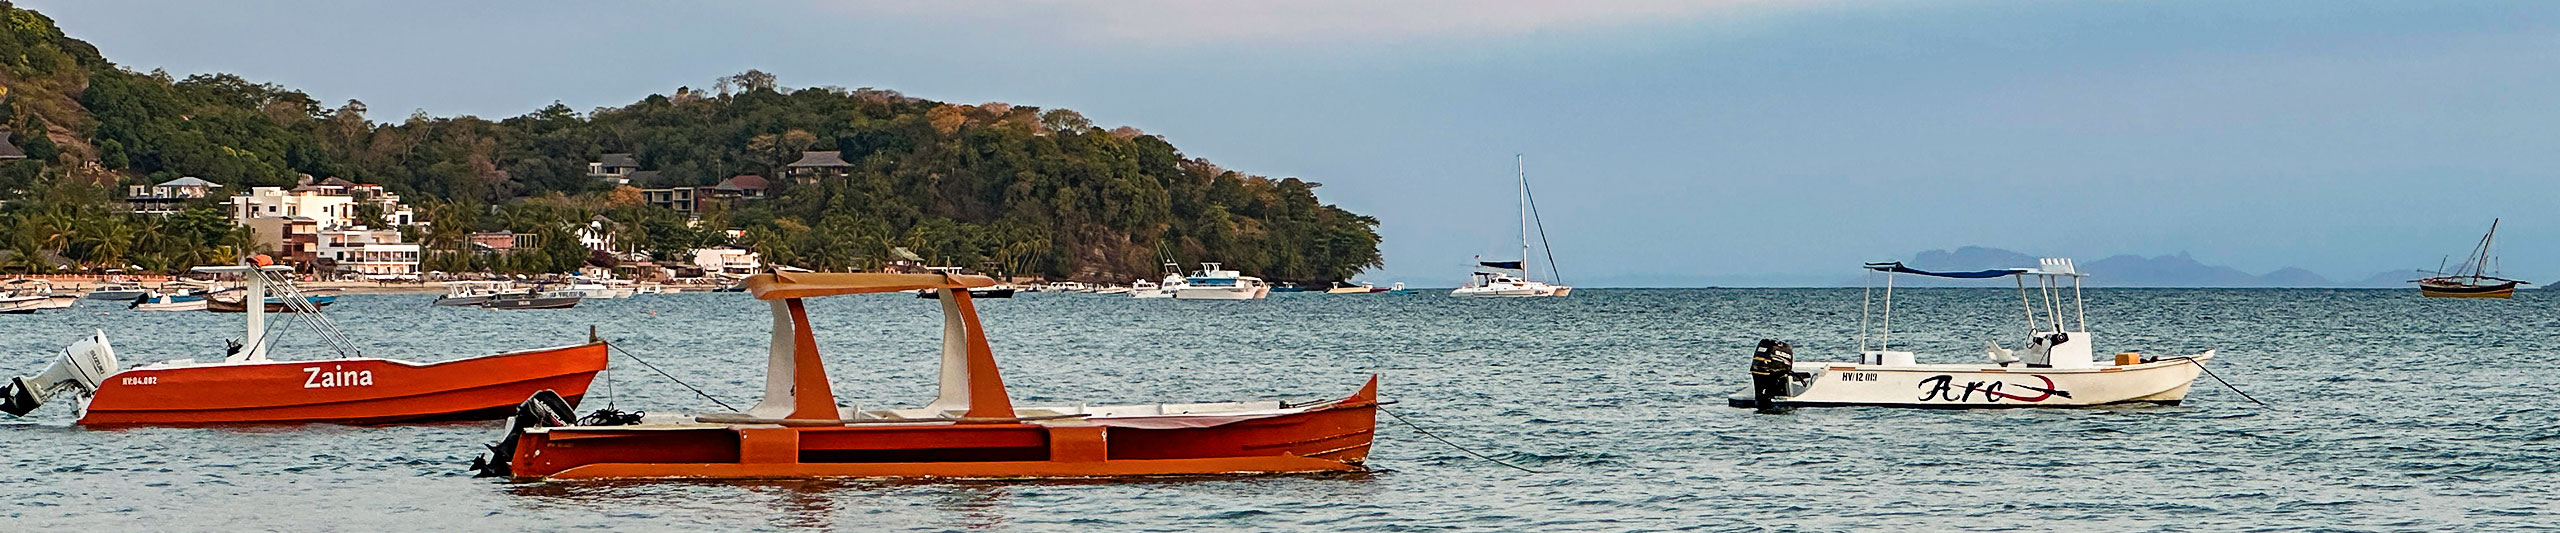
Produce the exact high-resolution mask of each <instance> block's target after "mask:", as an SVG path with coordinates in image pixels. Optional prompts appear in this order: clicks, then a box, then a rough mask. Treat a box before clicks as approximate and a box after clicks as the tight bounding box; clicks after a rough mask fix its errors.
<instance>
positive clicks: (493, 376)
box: [0, 266, 605, 425]
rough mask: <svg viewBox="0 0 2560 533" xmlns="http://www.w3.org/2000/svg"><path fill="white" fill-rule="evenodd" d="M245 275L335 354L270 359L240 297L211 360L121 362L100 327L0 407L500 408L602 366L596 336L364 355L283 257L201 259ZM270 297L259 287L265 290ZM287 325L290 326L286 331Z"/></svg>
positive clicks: (248, 416)
mask: <svg viewBox="0 0 2560 533" xmlns="http://www.w3.org/2000/svg"><path fill="white" fill-rule="evenodd" d="M196 270H197V271H199V272H209V273H217V274H236V275H239V276H241V277H242V278H243V280H244V282H243V284H242V291H243V292H245V293H246V294H244V295H243V296H242V298H243V300H242V301H260V300H266V301H274V302H278V304H279V305H282V306H284V307H286V308H287V309H290V310H291V311H292V312H293V313H294V314H293V316H294V317H295V319H297V320H298V321H300V322H301V323H302V324H303V325H305V326H307V328H306V329H307V330H308V331H310V332H312V333H313V334H314V335H316V336H318V337H320V339H321V340H322V341H324V343H325V344H327V345H328V346H330V347H331V348H332V349H334V350H336V351H337V352H338V354H339V356H340V357H339V358H337V359H325V360H308V361H277V360H271V359H268V357H267V355H268V354H267V352H268V350H269V349H270V347H271V346H272V344H273V343H274V340H275V337H274V336H272V335H271V334H270V332H269V331H268V328H267V323H266V319H267V316H266V315H267V306H257V305H252V306H246V308H245V309H243V312H244V314H245V315H246V318H247V320H246V321H247V326H248V328H247V332H246V335H245V336H243V337H242V338H241V339H240V340H238V341H234V342H232V343H231V345H230V347H229V349H228V350H227V351H226V353H225V354H224V355H223V357H222V358H221V359H219V360H213V361H197V360H195V359H175V360H169V361H162V362H158V363H151V364H146V365H141V366H136V367H133V368H129V369H119V368H118V362H117V357H116V354H115V350H114V348H113V347H112V345H110V344H109V343H108V341H107V336H106V333H105V332H97V333H94V334H92V335H90V336H89V337H87V338H84V339H82V340H80V341H79V342H75V343H73V344H72V345H71V347H70V348H68V349H65V350H64V351H62V352H61V353H59V354H58V355H57V357H56V361H55V362H54V363H53V365H52V366H51V367H50V368H48V369H46V370H45V371H44V372H41V373H38V374H36V375H34V376H27V377H20V378H16V379H14V380H11V381H10V382H9V383H7V384H6V385H5V386H0V411H6V412H8V413H9V414H11V415H21V416H23V415H25V414H27V413H29V412H32V411H34V410H35V409H36V408H37V407H40V406H42V405H43V404H44V403H45V402H47V401H48V400H51V399H53V398H57V397H61V396H62V395H65V394H75V395H78V396H79V397H80V398H79V399H80V400H81V404H80V416H79V423H80V424H84V425H196V424H235V423H300V422H338V423H391V422H416V421H433V420H486V419H496V418H503V417H505V416H507V413H509V412H511V411H512V410H513V407H514V406H515V405H516V403H517V402H520V401H522V399H523V398H524V397H525V396H526V395H528V394H532V393H533V392H534V391H541V390H555V391H560V392H559V394H561V395H565V396H567V397H568V399H569V400H572V401H574V400H575V399H576V398H578V397H579V396H583V395H584V394H586V390H587V384H588V383H589V382H590V381H591V380H592V379H593V378H594V377H595V374H596V373H597V372H600V371H603V370H604V367H605V345H604V344H603V343H600V342H592V341H591V342H589V343H587V344H583V345H576V346H564V347H557V348H546V349H539V350H530V351H523V352H514V353H504V354H498V355H489V356H481V357H470V358H464V359H457V360H452V361H444V362H437V363H417V362H411V361H403V360H398V359H385V358H378V357H368V356H365V355H364V353H363V352H362V351H360V350H359V349H357V347H356V346H355V345H354V342H353V341H352V340H350V339H348V338H347V337H346V336H345V335H344V334H341V333H340V332H339V331H338V329H337V327H336V325H335V324H334V323H332V322H330V321H329V320H328V319H327V317H325V316H322V315H321V314H320V313H319V307H318V306H317V305H314V304H313V302H311V301H310V300H309V299H306V298H305V297H304V296H303V295H302V294H301V293H300V291H299V290H297V289H295V288H294V287H293V285H292V284H291V283H290V282H289V281H287V279H286V276H288V275H290V273H291V272H292V269H291V268H290V267H283V266H230V267H199V268H197V269H196ZM271 290H272V291H276V292H278V296H277V297H276V298H273V299H270V298H268V297H267V293H268V292H269V291H271ZM288 331H290V330H288Z"/></svg>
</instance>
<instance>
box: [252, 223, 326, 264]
mask: <svg viewBox="0 0 2560 533" xmlns="http://www.w3.org/2000/svg"><path fill="white" fill-rule="evenodd" d="M240 225H242V226H247V227H248V228H249V231H250V232H252V233H255V234H257V238H258V251H260V252H264V253H267V254H270V255H273V256H275V258H276V259H278V260H281V261H283V262H285V263H286V264H292V265H298V266H299V265H310V264H312V263H313V262H314V261H317V260H319V259H320V230H321V222H320V221H319V220H316V219H313V218H311V217H304V216H281V217H254V218H250V219H248V220H245V221H240Z"/></svg>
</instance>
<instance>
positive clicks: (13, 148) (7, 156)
mask: <svg viewBox="0 0 2560 533" xmlns="http://www.w3.org/2000/svg"><path fill="white" fill-rule="evenodd" d="M15 135H17V132H15V131H10V130H5V129H0V161H17V160H21V159H26V158H27V151H26V150H24V149H20V148H18V140H17V139H13V138H11V137H13V136H15Z"/></svg>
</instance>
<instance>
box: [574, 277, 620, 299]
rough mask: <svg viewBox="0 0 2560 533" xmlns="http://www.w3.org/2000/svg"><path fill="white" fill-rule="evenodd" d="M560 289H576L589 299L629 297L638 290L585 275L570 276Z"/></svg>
mask: <svg viewBox="0 0 2560 533" xmlns="http://www.w3.org/2000/svg"><path fill="white" fill-rule="evenodd" d="M560 290H564V291H577V293H578V294H579V295H581V296H585V297H586V299H590V300H611V299H617V298H630V297H631V295H632V294H633V293H635V292H638V291H636V290H634V289H633V288H632V287H631V286H630V285H620V284H614V283H607V282H605V281H604V280H597V279H591V278H585V277H578V278H570V280H569V283H568V285H567V286H565V287H563V288H561V289H560Z"/></svg>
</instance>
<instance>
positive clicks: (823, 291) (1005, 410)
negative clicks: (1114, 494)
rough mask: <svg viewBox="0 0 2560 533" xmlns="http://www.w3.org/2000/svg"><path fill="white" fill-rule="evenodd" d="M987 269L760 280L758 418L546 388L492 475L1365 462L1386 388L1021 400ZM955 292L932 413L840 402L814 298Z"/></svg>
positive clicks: (1051, 474)
mask: <svg viewBox="0 0 2560 533" xmlns="http://www.w3.org/2000/svg"><path fill="white" fill-rule="evenodd" d="M993 285H995V280H993V279H990V278H986V277H983V276H970V275H958V274H949V273H934V274H867V273H865V274H815V273H808V274H799V273H784V274H759V275H756V276H755V277H752V278H748V280H747V286H748V290H749V291H750V292H752V293H753V294H754V295H755V297H756V298H757V299H761V300H765V301H766V302H767V303H768V307H769V308H770V309H771V311H772V314H773V335H772V345H771V346H770V348H769V357H768V358H767V362H766V365H767V366H766V370H765V372H766V374H765V392H764V399H763V401H761V402H758V403H757V404H756V406H755V407H753V408H750V409H747V410H746V412H743V413H715V414H705V415H695V416H684V415H664V414H657V413H651V414H649V415H647V416H646V417H644V418H643V419H642V420H641V421H639V423H637V424H633V425H572V424H578V423H573V422H569V421H573V420H577V417H576V415H575V413H574V412H571V411H569V410H567V408H566V407H565V406H563V405H561V404H560V403H559V402H556V401H552V400H551V399H550V398H547V397H544V396H541V395H537V396H536V397H535V398H532V399H528V400H526V401H525V403H524V404H523V405H521V406H519V407H518V412H519V413H520V414H519V415H518V416H517V417H516V419H515V421H514V422H513V423H511V424H510V425H511V426H512V427H511V429H510V430H509V431H508V433H507V434H506V435H505V436H503V437H502V438H501V439H500V440H499V441H498V443H497V444H495V445H492V446H490V449H491V453H490V455H489V456H486V457H483V458H482V459H481V460H480V461H478V464H477V465H476V468H477V469H478V470H479V471H480V473H481V474H482V475H484V476H503V477H512V478H517V479H635V478H636V479H653V478H726V479H736V478H816V477H902V478H1076V477H1112V476H1165V475H1205V474H1251V473H1282V472H1339V471H1359V470H1362V467H1361V464H1362V462H1363V461H1364V460H1365V459H1366V458H1367V457H1368V455H1369V446H1370V442H1371V438H1372V437H1373V436H1374V435H1375V432H1376V429H1377V411H1378V405H1379V403H1378V399H1377V398H1378V397H1377V392H1378V385H1377V378H1376V377H1375V376H1372V377H1371V378H1370V379H1369V382H1368V384H1366V385H1364V386H1362V387H1361V388H1360V390H1359V391H1358V392H1354V393H1352V394H1351V395H1349V396H1346V397H1341V398H1336V399H1329V400H1321V401H1313V402H1305V403H1290V402H1279V401H1258V402H1221V403H1151V404H1137V405H1117V406H1093V405H1082V404H1078V405H1072V406H1056V407H1017V406H1015V405H1014V403H1013V398H1012V397H1011V396H1010V395H1009V394H1008V393H1007V392H1006V389H1005V381H1004V377H1003V376H1002V375H1001V371H999V370H998V369H997V366H996V360H995V354H994V353H993V351H992V350H991V349H990V348H989V347H988V343H987V335H986V329H985V328H984V326H982V325H981V323H980V322H979V318H978V312H977V308H976V304H975V303H974V300H976V298H974V297H972V296H970V295H969V290H970V289H974V288H981V287H988V286H993ZM919 289H931V290H934V291H937V292H940V293H941V294H940V295H939V299H940V300H941V307H942V315H943V325H942V334H943V338H942V354H941V358H940V359H941V362H942V370H941V379H940V385H941V388H940V393H939V394H938V395H936V397H935V398H934V399H933V401H931V402H929V403H927V404H925V405H924V406H923V407H918V408H910V409H865V408H862V407H861V406H855V407H852V408H845V407H840V406H839V405H838V404H837V398H836V396H835V393H834V392H833V391H834V390H835V384H834V383H833V381H831V380H830V379H828V377H827V369H826V365H825V363H824V360H823V359H822V358H820V356H819V354H818V341H817V338H816V336H815V333H814V332H813V331H812V326H813V325H814V324H815V322H812V321H811V320H810V318H809V310H808V307H809V306H807V305H805V304H804V303H803V301H804V300H806V299H808V298H818V297H825V296H836V295H847V294H864V293H887V292H900V291H912V290H919Z"/></svg>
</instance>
